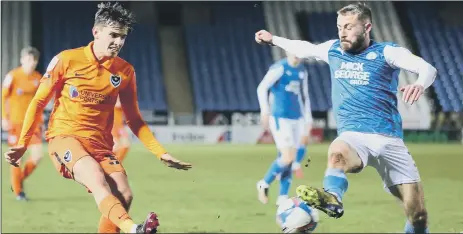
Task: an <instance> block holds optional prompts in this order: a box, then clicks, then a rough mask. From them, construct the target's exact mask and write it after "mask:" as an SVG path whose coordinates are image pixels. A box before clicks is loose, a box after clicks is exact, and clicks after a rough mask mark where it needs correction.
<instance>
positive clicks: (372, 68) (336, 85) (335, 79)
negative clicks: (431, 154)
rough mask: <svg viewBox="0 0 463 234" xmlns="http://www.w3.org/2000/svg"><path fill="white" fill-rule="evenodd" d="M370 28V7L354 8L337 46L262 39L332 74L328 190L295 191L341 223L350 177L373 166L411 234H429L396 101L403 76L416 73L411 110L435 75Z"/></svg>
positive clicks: (342, 20) (408, 93) (408, 90)
mask: <svg viewBox="0 0 463 234" xmlns="http://www.w3.org/2000/svg"><path fill="white" fill-rule="evenodd" d="M372 26H373V24H372V14H371V10H370V8H368V7H367V6H366V5H365V4H362V3H356V4H350V5H347V6H345V7H343V8H342V9H340V10H339V11H338V18H337V27H338V35H339V39H337V40H329V41H326V42H324V43H321V44H318V45H315V44H312V43H310V42H307V41H299V40H288V39H286V38H282V37H277V36H273V35H272V34H270V33H269V32H267V31H265V30H261V31H259V32H257V33H256V41H257V42H265V43H269V44H273V45H276V46H278V47H280V48H282V49H285V50H287V51H290V52H292V53H295V54H296V55H297V56H299V57H301V58H309V57H316V58H319V59H321V60H323V61H325V62H327V63H328V64H329V67H330V70H331V75H332V77H331V80H332V83H333V84H332V87H333V90H332V101H333V109H334V114H335V117H336V123H337V128H338V129H337V130H338V137H337V138H336V139H335V140H334V141H333V142H332V143H331V145H330V147H329V149H328V168H327V169H326V172H325V178H324V180H323V187H324V188H323V189H320V188H314V187H309V186H300V187H298V188H297V191H296V192H297V194H298V196H300V197H301V198H302V199H303V200H305V201H306V202H307V203H309V204H310V205H312V206H315V207H316V208H318V209H320V210H322V211H323V212H325V213H327V214H328V215H329V216H331V217H335V218H340V217H341V216H342V215H343V214H344V207H343V204H342V198H343V195H344V194H345V192H346V191H347V188H348V181H347V177H346V173H357V172H360V171H362V169H363V168H364V167H366V166H368V165H370V166H372V167H374V168H375V169H376V170H377V171H378V173H379V175H380V176H381V177H382V180H383V183H384V186H385V188H387V189H388V191H389V192H391V193H392V194H393V195H394V196H395V197H396V198H398V199H399V200H400V201H402V204H403V207H404V210H405V214H406V216H407V222H406V224H405V233H424V232H429V230H428V216H427V211H426V208H425V204H424V192H423V189H422V185H421V179H420V175H419V172H418V169H417V167H416V165H415V161H414V160H413V158H412V156H411V155H410V153H409V151H408V148H407V147H406V146H405V143H404V141H403V130H402V118H401V116H400V114H399V111H398V109H397V103H398V101H397V96H396V94H397V92H398V76H399V72H400V70H401V69H404V70H407V71H411V72H414V73H417V74H418V80H417V81H416V82H415V83H413V84H408V85H406V86H404V87H402V88H400V91H402V92H403V101H405V102H406V103H408V104H410V105H412V104H413V103H415V102H416V101H417V100H418V99H419V98H420V96H421V94H423V91H424V90H425V89H426V88H428V87H429V86H431V85H432V83H433V82H434V80H435V77H436V74H437V70H436V68H434V67H433V66H432V65H430V64H429V63H427V62H426V61H424V60H423V59H422V58H420V57H417V56H415V55H413V54H412V53H411V52H410V51H409V50H408V49H406V48H403V47H400V46H398V45H397V44H394V43H389V42H376V41H373V40H372V39H371V38H370V32H371V30H372Z"/></svg>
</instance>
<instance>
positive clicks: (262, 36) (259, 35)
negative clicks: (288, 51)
mask: <svg viewBox="0 0 463 234" xmlns="http://www.w3.org/2000/svg"><path fill="white" fill-rule="evenodd" d="M255 39H256V42H257V43H259V44H269V45H273V35H272V34H271V33H269V32H268V31H266V30H260V31H258V32H256V36H255Z"/></svg>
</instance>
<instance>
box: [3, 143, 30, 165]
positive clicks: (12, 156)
mask: <svg viewBox="0 0 463 234" xmlns="http://www.w3.org/2000/svg"><path fill="white" fill-rule="evenodd" d="M26 150H27V148H26V147H25V146H23V145H19V146H15V147H11V148H10V149H9V150H8V151H7V152H5V154H4V156H5V159H6V161H7V162H8V163H9V164H11V165H13V166H15V167H19V164H18V163H17V162H18V160H19V159H20V158H21V157H22V156H23V155H24V153H25V152H26Z"/></svg>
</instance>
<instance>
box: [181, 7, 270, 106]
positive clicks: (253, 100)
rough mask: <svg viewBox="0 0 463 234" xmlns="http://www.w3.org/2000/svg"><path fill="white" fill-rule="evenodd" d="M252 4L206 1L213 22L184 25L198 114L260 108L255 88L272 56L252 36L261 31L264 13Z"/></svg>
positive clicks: (267, 49) (268, 49) (263, 23)
mask: <svg viewBox="0 0 463 234" xmlns="http://www.w3.org/2000/svg"><path fill="white" fill-rule="evenodd" d="M224 4H225V5H224ZM253 4H254V3H250V2H229V3H220V4H216V3H210V5H211V6H212V12H213V18H214V22H213V24H202V25H186V26H185V34H186V37H185V38H186V41H187V43H186V45H187V51H188V58H189V60H190V61H191V62H190V64H189V69H190V74H191V82H192V85H193V87H194V88H193V93H194V103H195V106H196V109H197V110H199V111H207V110H214V111H257V110H259V104H258V101H257V94H256V88H257V85H258V83H259V82H260V80H261V79H262V77H263V76H264V74H265V72H266V70H267V69H268V66H269V65H270V64H271V62H272V57H271V53H270V48H269V47H263V46H259V45H257V44H256V43H255V42H254V38H253V37H252V35H253V34H254V33H255V31H256V30H258V29H261V28H264V27H265V22H264V16H263V12H262V9H259V8H257V9H256V8H254V7H253ZM250 6H251V7H250ZM238 13H239V15H240V18H237V17H236V15H238ZM250 35H251V36H250ZM192 60H195V61H192Z"/></svg>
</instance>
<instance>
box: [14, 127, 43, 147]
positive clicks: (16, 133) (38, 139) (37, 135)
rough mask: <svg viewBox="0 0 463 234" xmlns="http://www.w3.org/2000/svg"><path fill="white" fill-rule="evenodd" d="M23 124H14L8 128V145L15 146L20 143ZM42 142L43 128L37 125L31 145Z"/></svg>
mask: <svg viewBox="0 0 463 234" xmlns="http://www.w3.org/2000/svg"><path fill="white" fill-rule="evenodd" d="M22 127H23V126H22V124H12V125H11V126H10V130H8V145H9V146H14V145H16V144H17V143H18V140H19V136H20V135H21V129H22ZM41 143H42V129H41V128H40V127H37V129H35V131H34V134H33V135H32V138H31V141H30V143H29V145H36V144H41Z"/></svg>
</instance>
